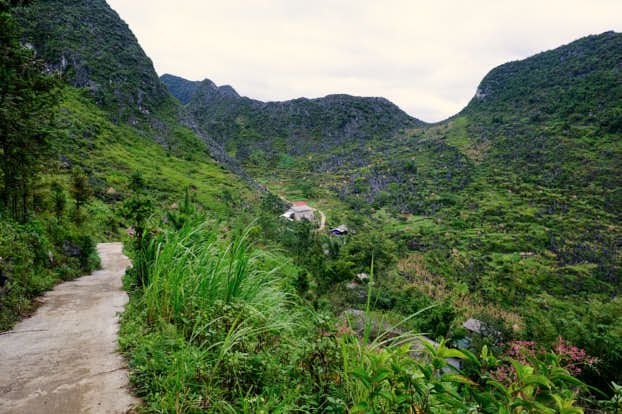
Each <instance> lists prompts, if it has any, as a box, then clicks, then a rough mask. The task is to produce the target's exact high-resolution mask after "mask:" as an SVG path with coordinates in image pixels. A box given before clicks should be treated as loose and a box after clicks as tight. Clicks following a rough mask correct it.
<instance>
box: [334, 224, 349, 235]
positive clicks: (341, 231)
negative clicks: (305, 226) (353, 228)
mask: <svg viewBox="0 0 622 414" xmlns="http://www.w3.org/2000/svg"><path fill="white" fill-rule="evenodd" d="M330 234H332V235H333V236H345V235H346V234H348V226H346V225H345V224H341V225H339V226H337V227H335V228H334V229H331V230H330Z"/></svg>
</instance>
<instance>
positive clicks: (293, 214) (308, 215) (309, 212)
mask: <svg viewBox="0 0 622 414" xmlns="http://www.w3.org/2000/svg"><path fill="white" fill-rule="evenodd" d="M281 217H285V218H286V219H288V220H296V221H300V220H309V221H314V220H315V212H314V209H313V208H311V207H309V206H308V205H307V203H305V202H304V201H295V202H294V203H293V204H292V206H291V207H290V209H289V210H287V211H286V212H285V213H283V214H282V215H281Z"/></svg>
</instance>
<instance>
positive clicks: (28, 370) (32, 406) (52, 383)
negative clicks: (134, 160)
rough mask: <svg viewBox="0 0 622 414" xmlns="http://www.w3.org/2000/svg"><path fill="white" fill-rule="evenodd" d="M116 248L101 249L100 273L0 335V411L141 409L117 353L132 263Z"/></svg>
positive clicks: (57, 292) (50, 296)
mask: <svg viewBox="0 0 622 414" xmlns="http://www.w3.org/2000/svg"><path fill="white" fill-rule="evenodd" d="M121 249H122V244H121V243H102V244H99V245H98V246H97V250H98V252H99V254H100V257H101V261H102V269H101V270H98V271H96V272H93V274H91V275H89V276H84V277H81V278H79V279H76V280H74V281H71V282H66V283H62V284H60V285H58V286H56V288H55V289H54V290H53V291H50V292H48V293H46V294H45V296H44V297H43V304H42V305H41V307H39V309H38V310H37V312H36V313H35V314H34V315H33V316H32V317H30V318H28V319H25V320H23V321H22V322H20V323H19V324H17V326H15V329H13V330H12V331H9V332H5V333H3V334H1V335H0V412H1V413H24V414H26V413H28V414H38V413H63V414H72V413H125V412H127V411H128V410H129V409H130V408H131V407H132V406H135V405H137V404H138V403H139V401H138V400H136V399H135V398H133V397H132V396H131V395H130V394H129V392H128V391H127V385H128V374H127V371H126V369H125V363H124V361H123V358H122V357H121V355H119V354H118V353H117V352H116V349H117V332H118V328H119V326H118V313H119V312H121V311H122V310H123V307H124V306H125V304H126V303H127V301H128V298H127V295H126V294H125V292H124V291H123V290H122V284H121V276H122V275H123V274H124V273H125V269H126V268H127V267H128V266H129V264H130V262H129V260H128V258H127V257H125V256H124V255H123V254H122V253H121Z"/></svg>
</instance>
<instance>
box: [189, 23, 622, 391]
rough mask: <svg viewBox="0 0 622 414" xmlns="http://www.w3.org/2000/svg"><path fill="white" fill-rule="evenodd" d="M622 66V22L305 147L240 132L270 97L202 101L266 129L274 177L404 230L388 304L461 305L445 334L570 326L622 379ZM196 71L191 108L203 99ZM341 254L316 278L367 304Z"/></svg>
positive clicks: (265, 172) (357, 218)
mask: <svg viewBox="0 0 622 414" xmlns="http://www.w3.org/2000/svg"><path fill="white" fill-rule="evenodd" d="M621 64H622V35H621V34H618V33H613V32H607V33H603V34H601V35H597V36H589V37H587V38H583V39H580V40H577V41H576V42H573V43H571V44H569V45H566V46H562V47H560V48H558V49H555V50H552V51H548V52H543V53H540V54H538V55H536V56H533V57H531V58H528V59H525V60H523V61H518V62H511V63H508V64H505V65H502V66H500V67H498V68H495V69H493V70H492V71H491V72H490V73H489V74H488V75H487V76H486V77H485V78H484V79H483V80H482V82H481V84H480V86H479V87H478V89H477V93H476V95H475V97H474V98H473V100H472V101H471V102H470V103H469V105H468V106H467V107H466V108H465V109H464V110H463V111H461V112H460V113H459V114H458V115H456V116H454V117H452V118H450V119H449V120H447V121H445V122H441V123H439V124H437V125H434V126H423V125H421V124H417V123H413V124H411V125H410V126H409V127H406V126H404V125H402V128H401V129H399V130H393V131H392V133H391V135H390V137H387V136H384V137H383V136H382V135H377V134H374V133H372V132H366V133H363V135H364V138H362V139H361V140H349V141H346V142H342V143H341V144H340V145H339V146H333V144H334V140H333V139H332V138H326V136H325V137H324V138H323V139H322V141H321V143H318V144H317V145H309V146H306V147H305V148H304V149H300V147H299V145H300V144H297V143H287V144H285V143H283V141H282V140H281V139H280V138H278V134H274V135H273V136H274V137H273V138H269V137H270V136H269V135H266V134H264V133H256V128H255V127H254V125H255V124H259V123H260V121H253V122H249V123H244V126H248V125H250V126H249V127H248V129H247V130H248V131H250V132H249V135H248V136H242V135H241V134H240V133H239V132H236V133H231V132H230V131H231V128H234V129H235V130H236V131H239V130H240V129H239V128H240V125H239V123H240V122H242V121H241V120H244V122H246V120H247V119H251V120H254V119H255V118H254V117H255V115H256V114H257V113H258V111H254V110H253V109H252V101H250V100H248V99H247V100H244V98H238V97H228V96H227V95H226V94H224V95H223V94H222V93H220V91H219V89H218V87H216V86H215V85H213V84H211V82H209V81H204V83H203V84H202V85H203V87H204V92H203V94H204V96H206V98H204V99H205V101H204V102H205V105H204V106H203V107H202V108H203V109H205V108H207V109H205V110H204V111H203V112H199V113H197V111H196V109H194V110H193V111H192V112H193V114H194V115H195V116H196V117H198V119H199V121H198V122H199V123H200V124H201V122H203V124H202V125H203V126H204V127H205V122H207V121H206V120H213V119H225V118H226V117H225V116H224V115H221V114H220V112H223V111H224V112H226V111H229V112H228V113H229V115H228V116H229V117H230V118H228V121H227V122H223V123H222V125H224V126H226V128H229V129H228V130H222V131H221V132H220V133H221V134H222V135H221V136H220V138H219V135H218V134H219V132H218V131H219V130H218V129H215V128H213V126H212V125H208V126H207V127H206V128H208V129H210V128H211V129H210V132H211V133H212V134H213V136H214V138H215V139H217V140H221V141H222V142H227V139H229V138H230V137H232V136H233V137H235V138H234V140H238V141H236V142H245V143H249V142H250V143H252V142H254V140H259V139H261V140H262V141H261V142H262V145H263V146H264V151H263V152H262V153H260V154H259V155H258V156H257V157H255V158H252V157H249V158H248V159H247V160H246V161H245V162H246V166H247V168H248V170H249V171H250V172H251V173H252V174H253V175H254V176H255V177H256V178H257V179H258V180H260V181H261V182H262V183H264V184H265V185H267V186H268V188H270V189H273V190H274V191H276V192H278V193H281V194H283V195H286V196H288V197H289V198H290V199H295V198H302V199H310V200H311V201H312V202H315V203H316V205H319V206H322V207H323V208H325V209H327V214H328V216H329V224H332V225H337V224H340V223H341V222H350V223H353V224H354V223H368V224H373V223H375V224H374V226H377V227H380V228H382V229H383V230H382V231H383V232H384V233H385V237H387V238H388V239H391V240H393V241H394V242H396V245H395V246H396V248H397V249H398V250H397V251H396V253H397V256H398V257H397V263H396V264H394V265H392V266H391V267H389V268H388V269H387V270H386V272H384V274H383V273H380V274H379V283H381V284H382V283H383V279H384V280H385V282H384V285H383V288H382V289H381V290H380V291H379V292H378V295H379V297H378V300H379V303H382V304H383V305H382V306H383V307H384V308H385V309H387V310H397V311H399V312H401V313H403V314H405V315H406V314H409V313H410V312H412V311H415V310H417V309H419V308H421V306H423V304H426V303H449V304H450V307H451V308H452V309H453V311H452V312H454V316H452V317H450V319H449V321H448V322H449V323H448V324H447V325H446V327H445V328H444V329H440V330H436V329H435V332H438V333H441V334H443V335H458V336H459V335H460V329H458V328H459V326H460V323H461V322H460V321H462V320H464V319H465V318H468V317H471V316H474V317H477V318H479V319H481V320H486V321H488V322H489V323H490V324H491V326H497V327H498V329H500V330H503V331H504V332H506V335H507V336H508V337H515V338H525V339H535V340H538V341H541V342H543V343H553V342H554V341H555V340H556V338H557V337H558V336H559V335H561V336H563V337H565V338H567V339H570V340H571V341H573V342H574V343H576V344H578V345H581V346H583V347H585V348H586V349H588V351H589V352H592V353H593V354H594V355H596V356H598V357H599V358H601V360H602V366H601V370H600V372H599V373H598V374H594V375H596V376H597V377H599V378H601V379H603V378H618V379H619V377H618V374H617V373H616V372H617V371H616V369H615V368H614V367H616V366H618V365H619V364H620V363H622V362H621V361H622V359H621V358H622V343H621V342H620V341H619V339H617V337H618V336H619V334H620V329H621V328H622V309H621V307H620V300H619V299H618V297H619V295H620V286H621V284H620V279H619V278H620V275H621V274H622V268H621V265H622V254H621V253H620V252H621V250H620V248H621V240H622V230H621V228H620V222H621V220H620V219H621V217H620V212H621V211H622V209H621V208H620V207H621V205H620V184H621V181H620V179H619V177H621V176H622V171H621V168H622V163H620V160H621V159H622V153H621V151H622V143H621V140H620V135H621V131H620V130H619V120H620V119H621V118H620V110H621V108H622V107H621V106H620V102H622V99H620V98H621V97H622V96H621V94H622V91H621V89H620V85H622V82H621V81H622V73H621V70H620V68H621ZM193 85H194V88H195V89H194V93H195V98H194V100H191V101H190V103H189V104H188V107H192V106H193V105H195V108H199V107H200V106H196V104H197V101H199V97H200V96H202V95H201V93H202V92H201V87H199V86H197V85H196V84H193ZM208 92H209V93H208ZM193 102H194V103H193ZM215 102H227V104H224V103H222V104H221V103H215ZM231 102H234V103H231ZM240 102H242V103H244V102H245V104H242V103H240ZM293 102H296V101H293ZM210 105H212V109H209V108H210ZM244 105H245V106H244ZM241 108H243V109H241ZM214 111H216V112H218V114H216V115H214V113H215V112H214ZM309 113H312V112H309ZM207 114H209V116H208V115H207ZM240 114H243V115H240ZM268 119H269V120H266V121H265V123H263V124H262V125H270V126H271V128H272V130H275V131H279V128H278V127H277V126H278V125H289V123H290V118H289V113H282V112H281V113H279V112H276V111H275V112H274V113H272V114H271V118H268ZM317 119H318V120H322V121H321V124H322V125H325V126H329V125H333V124H331V123H330V122H325V121H324V120H323V118H322V116H321V115H317ZM201 120H202V121H201ZM236 120H237V121H238V125H237V126H234V125H236ZM318 122H320V121H318ZM332 130H333V131H338V129H334V128H333V129H332ZM284 135H285V134H284ZM327 135H330V134H327ZM334 136H340V135H339V133H337V132H335V135H334ZM260 137H261V138H260ZM305 142H306V141H305ZM236 145H237V144H236ZM253 145H255V144H253ZM238 146H239V145H238ZM279 148H280V149H279ZM229 149H231V147H230V148H229ZM266 154H276V155H277V158H276V161H277V162H274V161H275V158H274V156H269V157H268V159H269V160H272V162H271V163H269V162H266V161H264V160H262V157H263V156H265V155H266ZM256 155H257V154H256ZM359 226H361V224H359ZM364 226H367V224H364ZM361 230H362V228H361ZM364 231H368V230H364ZM342 261H347V259H346V256H344V257H342V258H339V257H338V258H336V259H335V262H336V263H341V262H342ZM331 266H332V265H330V264H329V265H327V266H326V267H324V268H322V269H321V270H316V273H317V275H316V276H317V277H319V278H320V279H326V278H328V279H329V280H330V279H331V278H332V280H334V281H335V284H334V288H335V289H337V290H336V291H335V292H334V293H332V294H330V295H329V296H331V295H332V298H333V299H332V300H333V302H334V304H335V306H336V308H337V309H343V308H344V307H348V306H353V303H352V302H350V301H347V300H346V301H345V302H344V301H343V299H341V298H338V297H339V296H342V295H344V294H345V292H343V291H341V290H340V289H341V288H337V287H338V286H341V287H343V286H344V285H345V281H344V282H341V284H339V283H338V282H339V277H336V276H335V275H334V269H333V268H332V267H331ZM331 269H333V270H331ZM350 269H351V270H350V272H351V273H350V274H354V273H356V271H360V270H356V269H360V268H358V267H357V266H351V267H350ZM346 274H347V272H346ZM331 275H332V276H331ZM405 286H407V287H408V290H407V292H409V293H408V294H406V295H405V294H404V287H405ZM337 292H338V293H337ZM430 292H433V293H430ZM457 292H461V293H457ZM408 295H409V296H410V297H411V298H416V297H418V296H419V295H423V297H424V298H427V299H416V300H415V299H408ZM597 321H600V322H597ZM594 324H597V325H598V326H599V328H598V329H594V330H590V327H591V326H594ZM424 329H432V326H424ZM598 381H599V380H597V382H598ZM601 385H602V384H601Z"/></svg>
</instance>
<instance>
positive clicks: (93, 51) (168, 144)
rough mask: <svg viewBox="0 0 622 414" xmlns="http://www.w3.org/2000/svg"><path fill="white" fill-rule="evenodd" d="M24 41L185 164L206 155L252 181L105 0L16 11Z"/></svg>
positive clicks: (60, 1)
mask: <svg viewBox="0 0 622 414" xmlns="http://www.w3.org/2000/svg"><path fill="white" fill-rule="evenodd" d="M15 14H16V17H17V18H18V21H19V24H20V26H21V30H22V37H23V42H24V43H25V44H27V45H29V47H31V48H34V49H35V51H36V53H37V56H38V57H40V58H41V59H43V60H44V61H45V62H46V66H47V68H48V70H49V71H53V72H58V73H61V74H62V75H63V76H64V77H65V79H67V81H68V82H69V84H70V85H72V86H73V87H76V88H84V89H85V90H87V91H88V95H89V96H90V98H91V99H92V100H93V101H94V102H95V103H96V104H97V105H98V106H99V107H100V108H102V109H103V110H104V111H106V112H107V113H108V114H109V116H110V119H111V120H112V121H113V122H115V123H117V124H128V125H131V126H133V127H135V128H136V130H137V131H140V133H141V134H143V135H147V136H149V137H150V138H151V139H153V140H154V141H156V142H158V143H159V144H161V145H162V146H163V147H164V148H165V149H166V150H167V151H168V152H169V153H171V154H175V155H177V156H180V157H184V158H195V157H197V156H199V157H200V156H201V155H199V154H203V156H204V157H206V158H207V159H209V158H213V159H215V160H216V161H218V162H220V163H222V164H223V165H225V166H226V167H227V168H229V169H230V170H232V171H234V172H235V173H236V174H238V175H242V176H246V175H245V173H244V171H243V170H242V169H241V168H240V167H239V165H238V163H237V162H235V160H233V159H232V158H231V157H229V156H228V155H227V154H226V153H225V151H224V150H223V148H222V146H221V145H220V144H218V143H217V142H215V141H213V140H212V139H211V138H209V136H207V135H205V134H203V133H202V132H201V131H200V130H199V129H198V128H197V126H196V124H195V122H194V120H193V119H192V117H190V116H188V114H187V112H186V111H185V110H184V108H183V107H182V106H181V105H179V103H178V102H177V101H176V100H175V99H173V98H172V96H171V95H170V94H169V93H168V91H167V89H166V87H165V86H164V85H163V83H162V82H161V81H160V79H159V77H158V75H157V74H156V72H155V70H154V68H153V64H152V62H151V59H149V57H147V55H146V54H145V52H144V51H143V49H142V48H141V46H140V45H139V44H138V41H137V40H136V37H135V36H134V34H133V33H132V32H131V30H130V29H129V27H128V26H127V24H126V23H125V22H124V21H123V20H121V18H120V17H119V15H118V14H117V13H116V12H115V11H114V10H112V9H111V8H110V7H109V6H108V4H107V3H106V2H105V0H77V1H64V0H46V1H43V0H35V1H32V2H28V3H27V6H23V7H18V8H17V9H16V10H15Z"/></svg>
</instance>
